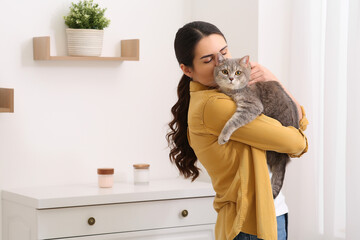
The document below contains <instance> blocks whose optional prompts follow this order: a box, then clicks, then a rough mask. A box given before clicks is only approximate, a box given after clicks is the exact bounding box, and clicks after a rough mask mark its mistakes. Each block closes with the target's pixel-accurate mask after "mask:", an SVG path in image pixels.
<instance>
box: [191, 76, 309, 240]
mask: <svg viewBox="0 0 360 240" xmlns="http://www.w3.org/2000/svg"><path fill="white" fill-rule="evenodd" d="M235 109H236V105H235V103H234V102H233V101H232V100H231V98H229V97H228V96H226V95H225V94H223V93H220V92H219V91H218V90H215V89H208V88H207V87H206V86H204V85H201V84H200V83H197V82H193V81H192V82H191V83H190V105H189V112H188V125H189V127H188V139H189V143H190V146H191V147H192V148H193V150H194V151H195V154H196V156H197V158H198V160H199V161H200V162H201V163H202V165H203V166H204V167H205V168H206V170H207V172H208V174H209V175H210V178H211V181H212V185H213V188H214V190H215V192H216V197H215V200H214V208H215V210H216V211H217V213H218V217H217V222H216V226H215V236H216V239H217V240H233V239H234V238H235V237H236V236H237V235H238V234H239V232H245V233H248V234H253V235H257V236H258V238H261V239H265V240H277V226H276V216H275V208H274V201H273V198H272V190H271V183H270V177H269V172H268V167H267V163H266V150H272V151H276V152H281V153H287V154H289V155H290V156H291V157H300V156H301V155H302V154H303V153H305V152H306V151H307V146H308V145H307V139H306V137H305V135H304V134H303V132H302V130H305V129H306V126H307V124H308V121H307V119H306V117H305V114H304V111H303V118H302V120H301V121H300V125H301V127H300V129H296V128H294V127H283V126H282V125H281V124H280V123H279V122H278V121H277V120H275V119H273V118H269V117H267V116H265V115H263V114H262V115H260V116H259V117H257V118H256V119H255V120H253V121H252V122H251V123H249V124H247V125H245V126H243V127H241V128H239V129H238V130H236V131H235V132H234V133H233V135H232V136H231V138H230V140H229V142H227V143H226V144H224V145H219V144H218V142H217V138H218V135H219V134H220V132H221V130H222V128H223V126H224V125H225V123H226V122H227V120H228V119H230V117H231V116H232V114H233V113H234V112H235Z"/></svg>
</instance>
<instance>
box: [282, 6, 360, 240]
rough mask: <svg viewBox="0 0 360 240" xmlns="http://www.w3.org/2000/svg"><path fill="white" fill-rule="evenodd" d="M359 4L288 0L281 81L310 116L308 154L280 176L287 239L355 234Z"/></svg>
mask: <svg viewBox="0 0 360 240" xmlns="http://www.w3.org/2000/svg"><path fill="white" fill-rule="evenodd" d="M277 2H278V1H277ZM359 8H360V3H359V0H315V1H314V0H293V1H292V4H291V6H290V7H289V9H288V10H289V11H290V12H291V17H290V21H291V24H290V50H289V56H290V58H289V59H290V60H289V75H288V77H289V78H288V81H287V85H288V88H289V89H290V91H291V92H293V93H294V95H295V97H296V98H297V99H298V100H299V102H300V103H301V104H303V105H304V106H305V107H306V110H307V115H308V118H309V121H310V125H309V127H308V130H307V136H308V138H309V144H310V146H309V152H308V154H306V155H304V157H303V158H302V159H300V160H293V163H292V164H290V166H289V168H288V173H287V176H286V183H285V184H286V188H285V195H286V197H287V199H288V204H289V209H290V216H289V220H290V225H289V227H290V229H289V230H290V236H289V237H290V238H289V239H291V240H295V239H298V240H303V239H306V240H309V239H324V240H333V239H349V240H355V239H359V238H360V224H359V223H358V222H359V220H358V217H359V216H360V159H359V160H358V159H357V156H358V153H357V143H358V142H360V141H359V140H358V136H359V135H360V114H359V112H360V107H359V104H360V83H359V82H360V77H359V76H360V74H359V73H360V64H359V63H360V57H359V56H360V16H359V14H360V9H359ZM294 161H296V162H294Z"/></svg>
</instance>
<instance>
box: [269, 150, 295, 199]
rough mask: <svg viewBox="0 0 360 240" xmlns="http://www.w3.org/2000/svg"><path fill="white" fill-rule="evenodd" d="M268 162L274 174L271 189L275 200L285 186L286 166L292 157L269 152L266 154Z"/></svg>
mask: <svg viewBox="0 0 360 240" xmlns="http://www.w3.org/2000/svg"><path fill="white" fill-rule="evenodd" d="M266 157H267V162H268V165H269V166H270V170H271V173H272V177H271V187H272V192H273V198H274V199H275V198H276V197H277V196H278V195H279V193H280V190H281V188H282V186H283V183H284V178H285V171H286V164H287V163H288V162H289V161H290V157H289V156H288V155H287V154H285V153H277V152H271V151H268V152H267V153H266Z"/></svg>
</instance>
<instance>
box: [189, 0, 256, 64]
mask: <svg viewBox="0 0 360 240" xmlns="http://www.w3.org/2000/svg"><path fill="white" fill-rule="evenodd" d="M188 1H190V2H191V4H190V7H191V18H192V19H193V20H201V21H208V22H211V23H213V24H215V25H216V26H217V27H218V28H219V29H220V30H221V31H222V33H223V34H224V35H225V37H226V40H227V42H228V46H229V49H230V51H231V54H232V57H242V56H245V55H249V56H250V60H251V61H257V60H258V1H246V0H238V1H236V0H223V1H221V3H220V2H219V1H215V0H212V1H209V0H196V1H191V0H188Z"/></svg>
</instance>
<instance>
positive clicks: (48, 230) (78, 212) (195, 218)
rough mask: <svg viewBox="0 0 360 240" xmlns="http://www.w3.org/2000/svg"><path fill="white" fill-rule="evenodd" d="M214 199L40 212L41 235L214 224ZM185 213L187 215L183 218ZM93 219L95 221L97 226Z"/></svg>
mask: <svg viewBox="0 0 360 240" xmlns="http://www.w3.org/2000/svg"><path fill="white" fill-rule="evenodd" d="M213 200H214V198H213V197H203V198H190V199H177V200H163V201H151V202H134V203H121V204H108V205H94V206H84V207H69V208H56V209H43V210H37V220H38V226H39V227H38V235H39V237H40V239H51V238H61V237H73V236H83V235H92V234H105V233H117V232H124V231H126V232H128V231H137V230H149V229H160V228H169V227H180V226H194V225H199V224H214V223H215V221H216V212H215V210H214V209H213ZM184 210H186V211H187V213H188V214H187V216H183V215H182V212H183V211H184ZM185 215H186V214H185ZM89 218H93V219H95V223H94V224H93V225H90V224H89V223H88V220H89Z"/></svg>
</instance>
